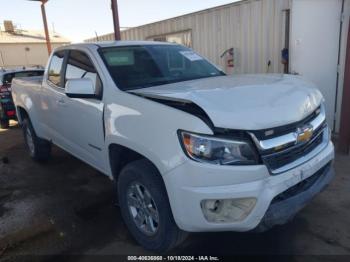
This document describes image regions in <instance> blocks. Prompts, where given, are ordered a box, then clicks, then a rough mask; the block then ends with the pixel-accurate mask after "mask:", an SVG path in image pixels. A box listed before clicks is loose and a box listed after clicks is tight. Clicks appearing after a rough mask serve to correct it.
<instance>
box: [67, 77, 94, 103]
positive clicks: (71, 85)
mask: <svg viewBox="0 0 350 262" xmlns="http://www.w3.org/2000/svg"><path fill="white" fill-rule="evenodd" d="M65 92H66V95H67V96H68V97H71V98H95V97H96V94H95V86H94V83H93V82H92V80H91V79H89V78H77V79H70V80H68V81H67V83H66V88H65Z"/></svg>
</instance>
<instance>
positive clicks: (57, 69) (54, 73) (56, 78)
mask: <svg viewBox="0 0 350 262" xmlns="http://www.w3.org/2000/svg"><path fill="white" fill-rule="evenodd" d="M63 60H64V51H58V52H56V53H54V54H53V55H52V58H51V62H50V66H49V71H48V75H49V76H48V79H49V81H50V82H51V83H53V84H55V85H56V86H61V71H62V65H63Z"/></svg>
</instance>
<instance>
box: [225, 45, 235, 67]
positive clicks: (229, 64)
mask: <svg viewBox="0 0 350 262" xmlns="http://www.w3.org/2000/svg"><path fill="white" fill-rule="evenodd" d="M233 58H234V49H233V48H230V49H229V50H228V52H227V60H226V66H227V67H232V68H233V67H234V66H235V65H234V59H233Z"/></svg>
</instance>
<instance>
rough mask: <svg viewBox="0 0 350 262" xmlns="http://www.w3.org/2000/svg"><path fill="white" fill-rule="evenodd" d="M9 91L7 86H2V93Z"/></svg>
mask: <svg viewBox="0 0 350 262" xmlns="http://www.w3.org/2000/svg"><path fill="white" fill-rule="evenodd" d="M4 92H8V89H7V87H6V86H0V93H4Z"/></svg>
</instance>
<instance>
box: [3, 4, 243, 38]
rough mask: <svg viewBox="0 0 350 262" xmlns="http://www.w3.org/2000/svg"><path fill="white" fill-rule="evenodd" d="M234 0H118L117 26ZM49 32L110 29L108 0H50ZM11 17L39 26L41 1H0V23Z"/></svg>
mask: <svg viewBox="0 0 350 262" xmlns="http://www.w3.org/2000/svg"><path fill="white" fill-rule="evenodd" d="M235 1H237V0H119V1H118V7H119V15H120V25H121V26H122V27H133V26H138V25H142V24H146V23H150V22H155V21H159V20H163V19H166V18H170V17H174V16H179V15H182V14H186V13H191V12H194V11H198V10H202V9H206V8H209V7H214V6H218V5H222V4H227V3H232V2H235ZM46 13H47V18H48V24H49V29H50V31H51V30H53V28H54V29H55V31H56V32H57V33H60V34H61V35H63V36H65V37H67V38H69V39H70V40H71V41H73V42H80V41H82V40H84V39H86V38H89V37H93V36H94V35H95V31H96V32H97V33H98V34H99V35H101V34H106V33H111V32H112V31H113V20H112V15H111V9H110V0H49V2H48V3H47V4H46ZM3 20H12V21H13V22H14V24H17V25H19V26H20V27H21V28H22V29H42V26H43V25H42V19H41V11H40V4H39V3H38V2H32V1H28V0H6V1H5V0H1V9H0V24H2V23H3Z"/></svg>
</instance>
